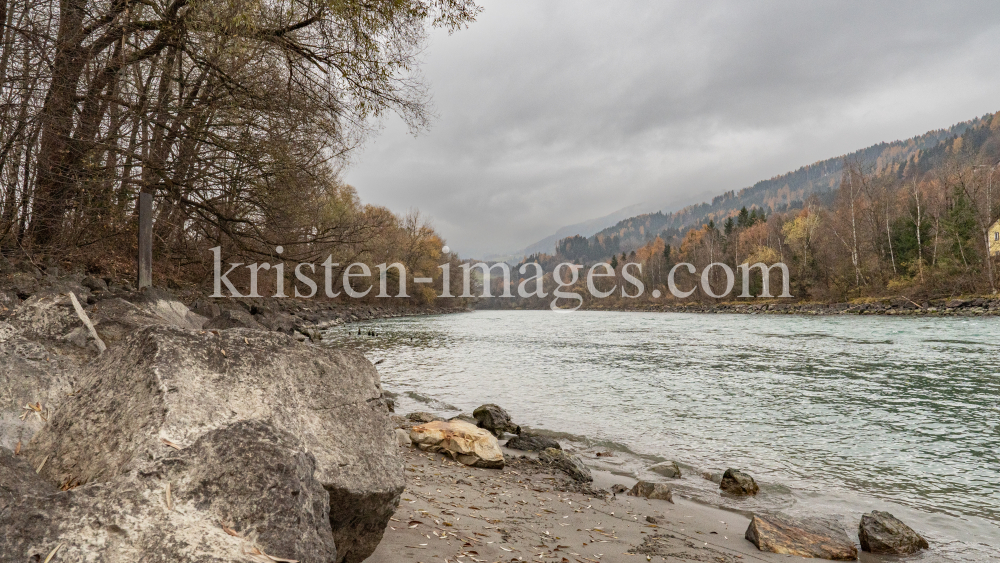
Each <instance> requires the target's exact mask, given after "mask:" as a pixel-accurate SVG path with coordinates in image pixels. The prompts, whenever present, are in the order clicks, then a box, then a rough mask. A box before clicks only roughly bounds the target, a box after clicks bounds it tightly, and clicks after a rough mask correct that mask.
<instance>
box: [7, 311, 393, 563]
mask: <svg viewBox="0 0 1000 563" xmlns="http://www.w3.org/2000/svg"><path fill="white" fill-rule="evenodd" d="M80 380H81V381H80V383H79V385H78V386H77V387H75V388H74V390H75V391H77V393H76V394H74V395H73V396H72V397H69V398H67V399H65V400H64V401H63V403H62V406H61V407H60V408H59V409H58V410H56V411H55V412H54V413H53V415H52V416H51V417H50V419H49V422H48V424H47V425H46V426H45V427H44V428H42V430H41V431H39V433H38V434H36V435H35V437H34V439H33V440H32V441H31V442H30V443H29V444H28V445H27V446H26V447H25V450H24V453H25V454H26V455H27V456H28V458H29V459H30V461H31V463H32V465H34V466H36V467H37V466H38V465H40V464H41V462H42V460H43V459H44V460H47V463H46V464H45V465H44V466H43V470H42V471H41V475H42V477H44V478H46V479H48V480H49V481H50V482H52V483H63V482H64V481H65V479H66V478H67V476H71V477H72V478H73V479H74V480H78V481H80V482H84V483H89V482H94V483H97V482H103V481H110V480H114V479H115V478H117V477H118V476H120V475H124V474H127V473H129V472H131V471H136V470H138V469H139V468H140V467H141V466H142V463H143V462H144V460H147V459H149V458H151V457H156V456H157V455H159V452H162V451H163V449H164V448H166V447H167V446H166V445H165V443H164V442H163V440H168V441H170V442H171V443H174V444H177V445H179V446H180V447H182V448H183V447H188V446H189V445H191V444H193V443H194V442H196V441H197V440H198V439H199V438H200V437H201V436H202V435H204V434H206V433H207V432H211V431H212V430H215V429H218V428H222V427H225V426H230V425H233V424H236V423H238V422H242V421H269V422H271V423H272V424H274V426H275V427H276V429H277V430H279V431H283V432H288V433H290V434H292V435H293V436H295V437H296V438H297V439H298V440H300V441H301V442H302V444H303V447H304V448H306V450H305V451H308V452H310V453H311V454H312V455H314V456H315V458H316V462H317V465H316V467H317V470H316V478H317V479H318V480H319V481H320V482H321V483H322V485H323V487H324V489H325V490H326V491H327V493H328V494H329V502H330V514H329V518H330V524H331V528H332V529H333V535H334V538H335V539H336V542H337V552H338V560H340V561H346V562H348V563H353V562H357V561H362V560H364V559H365V558H366V557H367V556H368V555H370V554H371V553H372V551H374V549H375V547H376V546H377V545H378V542H379V541H380V539H381V537H382V533H383V530H384V529H385V526H386V524H387V523H388V521H389V517H390V516H391V515H392V513H393V511H394V510H395V507H396V506H397V504H398V500H399V494H400V493H401V492H402V490H403V486H404V479H403V474H402V460H401V459H400V457H399V455H400V454H399V451H398V447H397V446H396V439H395V436H394V434H393V429H392V427H391V425H390V424H389V418H388V412H387V410H386V408H385V405H384V403H383V402H382V401H381V396H382V389H381V385H380V382H379V376H378V372H377V371H376V370H375V368H374V366H372V365H371V363H370V362H368V361H367V360H366V359H364V357H363V356H361V355H360V354H358V353H355V352H351V351H344V350H334V349H325V348H319V347H314V346H304V345H301V344H297V343H296V342H295V341H294V340H292V339H291V338H289V337H288V336H285V335H282V334H278V333H274V332H260V331H251V330H240V329H234V330H226V331H219V332H218V334H216V333H214V332H212V331H195V330H184V329H178V328H174V327H163V326H150V327H146V328H143V329H140V330H138V331H136V332H134V333H133V334H130V335H128V336H126V337H125V338H123V339H122V341H121V342H119V343H118V344H117V345H115V346H113V347H110V348H109V349H108V351H107V352H106V353H105V354H104V355H103V356H101V357H100V358H98V359H97V360H96V361H94V362H93V363H91V364H90V365H88V366H87V369H86V371H85V372H84V373H83V375H82V376H81V377H80Z"/></svg>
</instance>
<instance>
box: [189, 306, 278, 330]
mask: <svg viewBox="0 0 1000 563" xmlns="http://www.w3.org/2000/svg"><path fill="white" fill-rule="evenodd" d="M202 328H204V329H205V330H213V329H214V330H226V329H230V328H252V329H256V330H264V327H263V326H261V325H260V323H258V322H257V321H255V320H254V318H253V317H252V316H250V313H248V312H246V311H244V310H243V309H226V310H225V311H223V312H222V313H220V314H219V316H217V317H215V318H214V319H209V320H208V321H207V322H206V323H205V324H204V325H202Z"/></svg>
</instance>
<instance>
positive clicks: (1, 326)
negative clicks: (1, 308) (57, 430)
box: [0, 321, 89, 483]
mask: <svg viewBox="0 0 1000 563" xmlns="http://www.w3.org/2000/svg"><path fill="white" fill-rule="evenodd" d="M87 359H89V357H76V356H73V355H68V354H56V353H54V352H53V351H52V350H51V349H50V348H49V347H48V346H47V345H46V344H42V343H40V342H36V341H32V340H28V339H26V338H24V336H22V335H21V333H20V332H19V331H18V330H17V329H16V328H15V327H14V326H12V325H11V324H9V323H6V322H3V321H0V446H2V447H6V448H9V449H11V450H13V449H16V448H17V443H18V442H21V443H23V444H27V443H28V441H29V440H31V438H32V436H34V435H35V433H36V432H38V430H40V429H41V428H42V426H44V424H45V419H46V418H47V417H48V416H49V414H51V412H52V411H53V409H55V408H56V407H57V406H58V405H59V404H60V403H61V402H62V401H63V400H64V399H65V398H66V396H67V395H69V393H71V392H72V391H73V389H74V386H75V384H76V380H77V378H78V377H79V373H80V365H82V363H83V362H84V361H85V360H87ZM28 404H31V405H35V406H37V407H38V408H39V409H40V412H37V413H36V412H35V411H33V410H31V412H28V413H27V416H25V417H24V419H23V420H22V419H21V416H22V415H23V414H25V412H26V411H25V409H24V407H25V405H28ZM29 410H30V409H29ZM0 483H3V481H0Z"/></svg>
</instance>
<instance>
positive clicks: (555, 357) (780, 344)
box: [330, 311, 1000, 561]
mask: <svg viewBox="0 0 1000 563" xmlns="http://www.w3.org/2000/svg"><path fill="white" fill-rule="evenodd" d="M352 326H354V325H352ZM360 326H361V328H362V329H363V330H367V329H368V328H372V329H375V330H377V331H378V333H379V335H378V337H374V338H372V337H358V336H353V335H352V336H348V335H347V331H348V330H349V329H350V327H348V328H341V329H335V330H332V331H330V336H331V337H333V339H334V341H335V342H340V343H346V342H350V343H351V344H352V345H356V346H360V347H361V348H362V349H363V350H364V351H365V352H366V354H367V355H368V356H369V358H371V359H372V360H373V361H377V360H384V362H383V363H382V364H380V365H379V371H380V372H381V373H382V377H383V383H384V386H385V388H386V389H387V390H389V391H393V392H396V393H399V394H400V397H399V401H400V407H401V408H400V409H399V410H401V411H409V410H434V411H439V412H443V413H450V412H451V411H458V410H461V411H464V412H471V411H472V409H474V408H475V407H476V406H478V405H479V404H482V403H488V402H492V403H497V404H500V405H502V406H504V407H505V408H506V409H507V410H508V411H509V412H510V413H511V414H512V416H513V418H514V419H515V421H516V422H518V423H519V424H522V425H526V426H529V427H532V428H538V429H544V430H549V431H553V432H564V433H568V434H570V435H571V436H568V438H569V439H570V441H571V442H572V443H573V445H576V446H577V447H579V448H580V449H581V450H584V451H586V450H588V449H607V448H618V449H619V450H620V451H621V452H622V455H621V456H616V458H613V461H611V462H608V463H610V465H607V466H606V467H605V468H607V469H610V470H613V471H616V472H619V473H622V474H628V475H631V476H634V477H641V476H643V475H645V473H644V468H645V467H646V466H648V465H649V464H651V463H653V462H654V461H656V460H658V459H673V460H676V461H677V462H678V463H680V464H681V466H682V468H683V469H684V470H685V477H684V479H682V480H681V481H680V482H679V483H677V485H678V488H679V489H680V490H681V491H683V492H684V493H685V494H687V495H688V496H691V497H692V498H696V499H699V500H703V501H705V502H712V503H715V504H722V505H727V506H730V507H731V508H736V509H740V510H762V509H763V510H782V511H784V512H788V513H792V514H801V515H822V516H827V517H833V518H835V519H838V520H839V521H841V522H842V523H843V525H844V526H845V528H847V529H849V530H854V531H856V528H857V522H858V520H859V519H860V514H861V513H862V512H867V511H870V510H873V509H880V510H889V511H890V512H893V513H894V514H896V515H897V516H898V517H900V518H901V519H903V520H904V521H906V522H908V523H909V524H911V526H913V527H914V528H915V529H917V530H918V531H919V532H921V533H922V534H924V535H925V536H926V537H927V538H928V540H929V541H930V542H931V543H932V545H933V546H934V549H933V550H932V553H931V554H928V555H926V556H924V557H923V558H922V559H923V560H936V559H947V560H956V561H968V560H998V559H1000V401H998V399H1000V319H988V318H982V319H976V318H968V319H955V318H940V319H914V318H897V317H854V316H849V317H848V316H831V317H811V316H810V317H806V316H802V317H800V316H770V315H767V316H764V315H688V314H671V313H666V314H664V313H659V314H656V313H612V312H577V313H573V314H555V313H551V312H547V311H479V312H474V313H467V314H457V315H444V316H432V317H410V318H401V319H392V320H386V321H378V322H373V323H365V324H362V325H360ZM354 328H355V330H354V331H352V332H356V328H357V327H354ZM629 452H631V453H629ZM727 467H738V468H743V469H745V470H746V471H748V472H750V473H751V474H752V475H754V476H755V477H756V478H757V480H758V482H759V483H760V484H761V486H762V493H761V495H760V496H759V497H758V498H756V499H751V500H745V501H737V500H732V499H723V498H721V497H719V495H718V494H717V492H716V489H715V487H716V485H715V484H714V483H712V482H711V481H709V480H707V479H706V478H705V477H707V476H709V475H711V474H715V475H716V478H717V475H718V473H720V472H721V471H724V470H725V468H727ZM703 474H704V476H703Z"/></svg>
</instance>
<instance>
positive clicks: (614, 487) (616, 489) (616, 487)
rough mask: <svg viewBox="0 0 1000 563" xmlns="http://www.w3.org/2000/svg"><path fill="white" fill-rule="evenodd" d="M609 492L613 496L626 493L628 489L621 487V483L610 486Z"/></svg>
mask: <svg viewBox="0 0 1000 563" xmlns="http://www.w3.org/2000/svg"><path fill="white" fill-rule="evenodd" d="M611 492H612V493H614V494H616V495H620V494H622V493H627V492H628V487H626V486H625V485H622V484H621V483H615V484H614V485H611Z"/></svg>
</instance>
